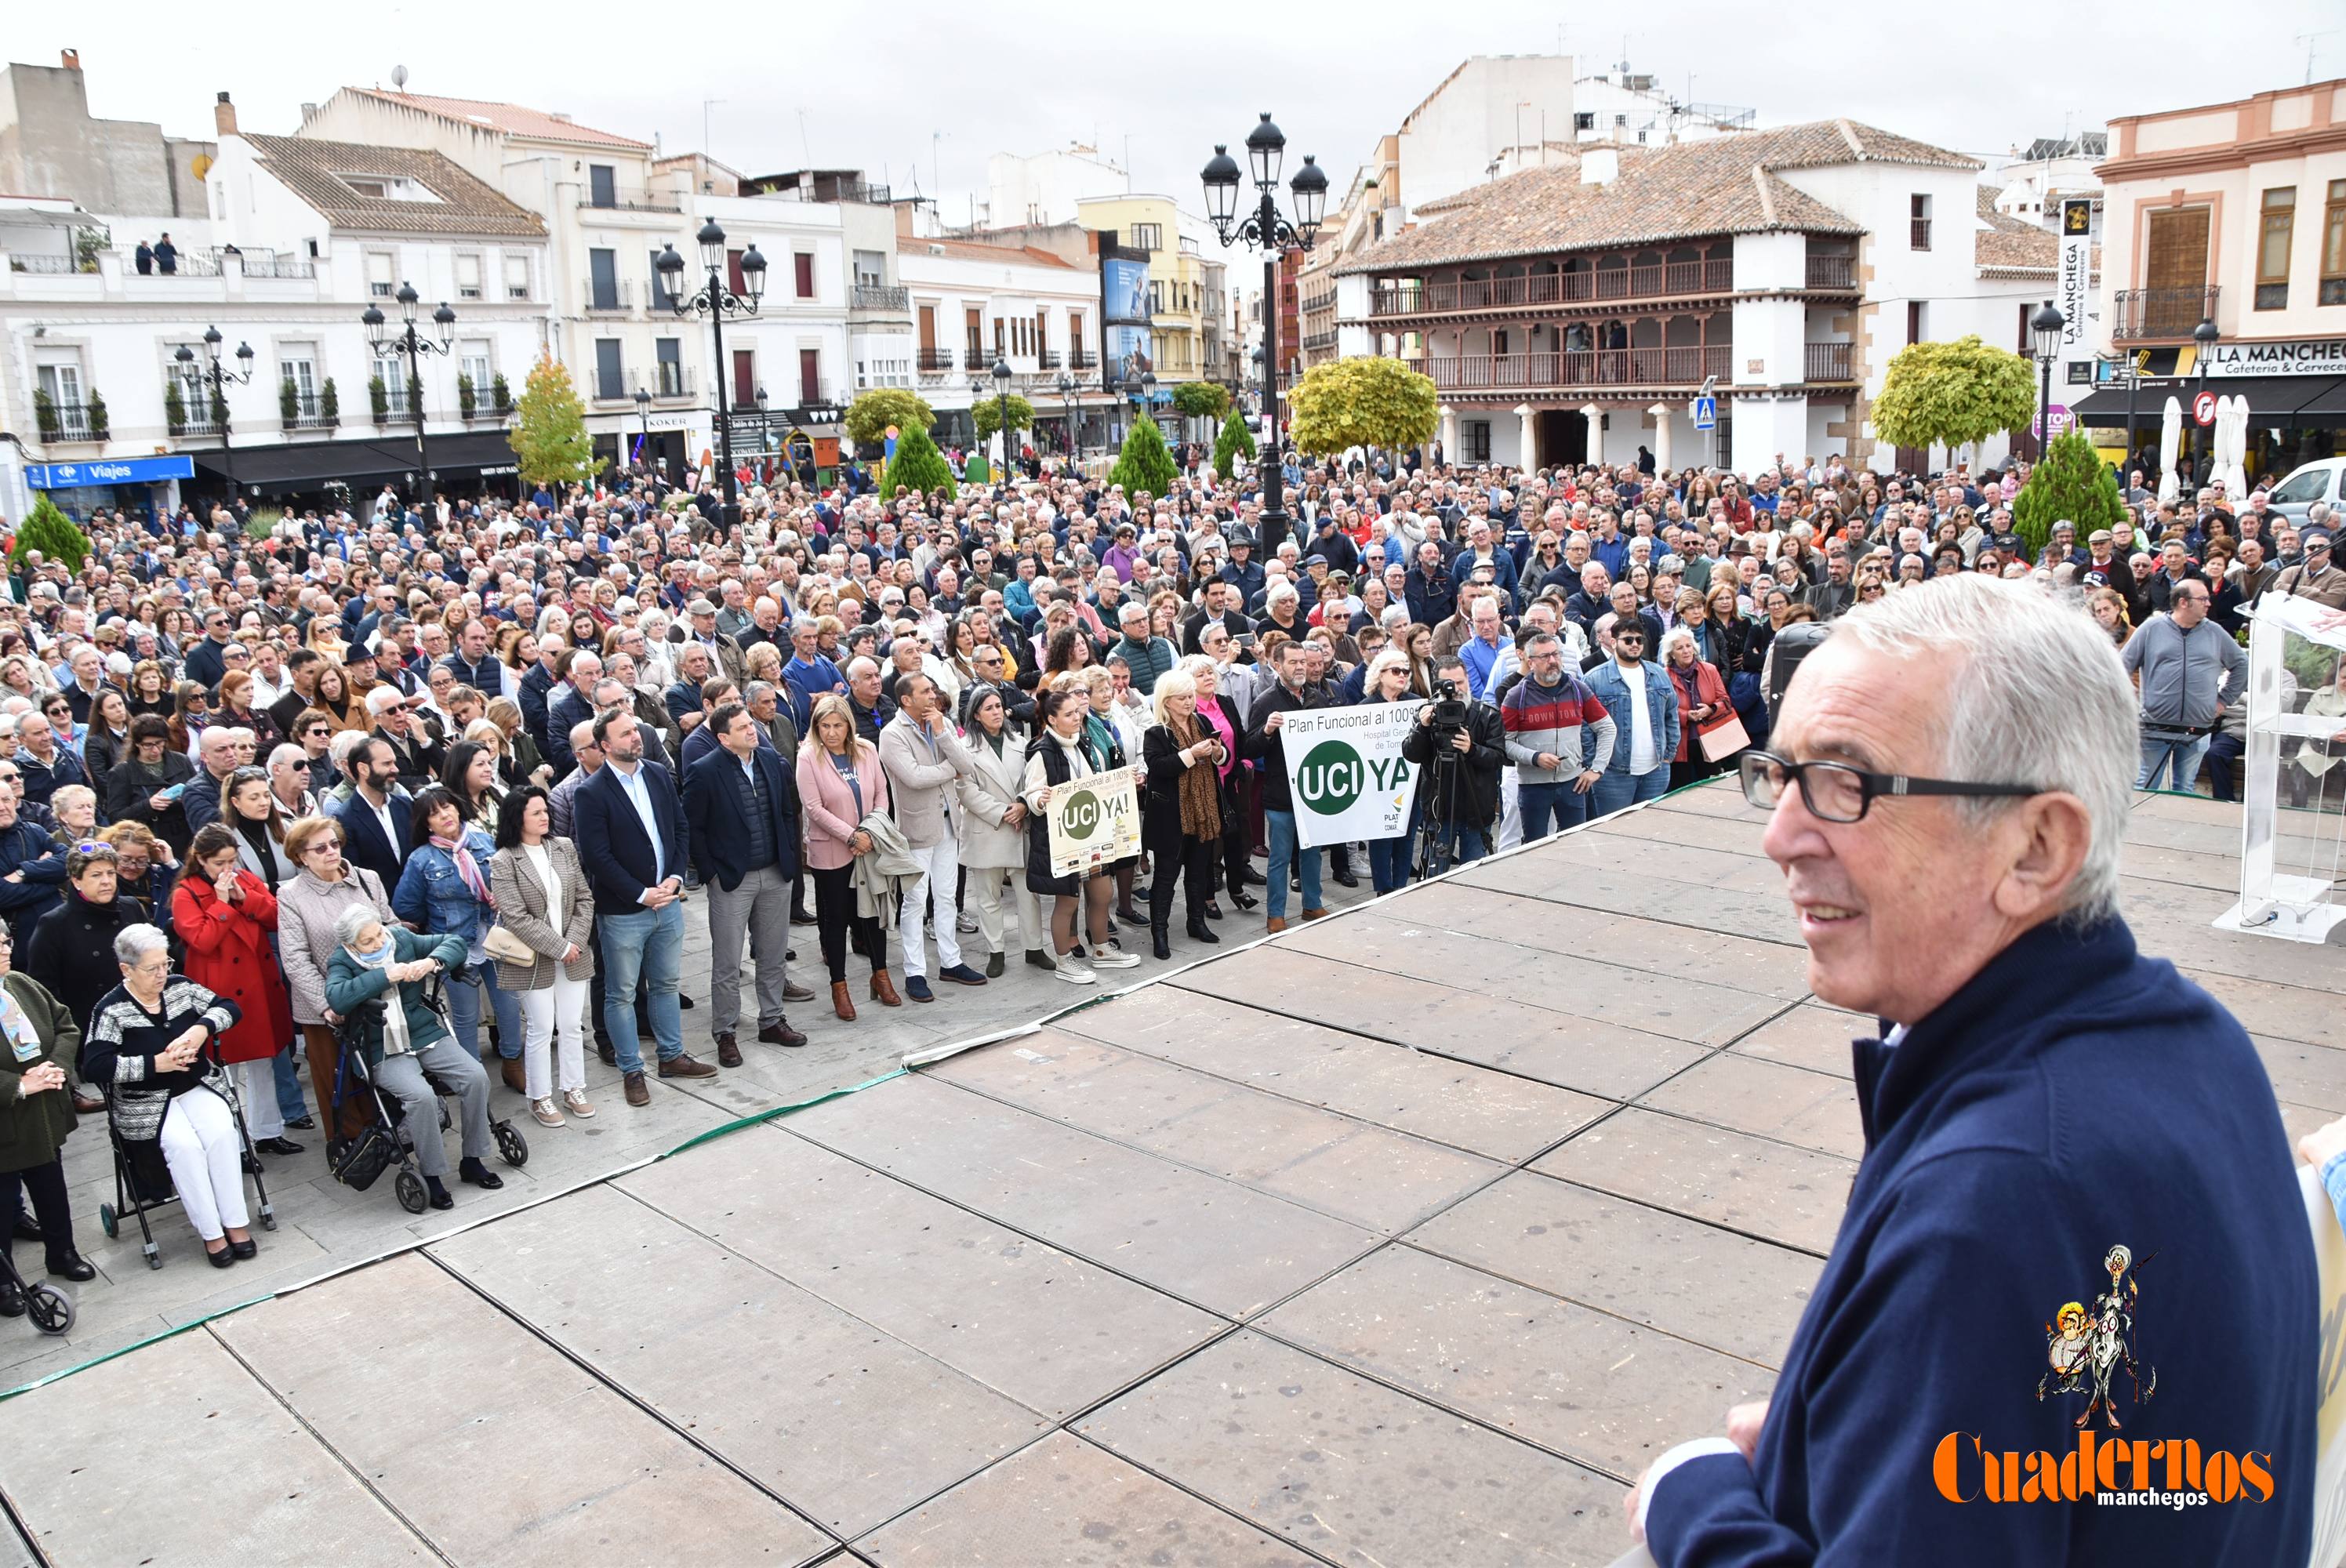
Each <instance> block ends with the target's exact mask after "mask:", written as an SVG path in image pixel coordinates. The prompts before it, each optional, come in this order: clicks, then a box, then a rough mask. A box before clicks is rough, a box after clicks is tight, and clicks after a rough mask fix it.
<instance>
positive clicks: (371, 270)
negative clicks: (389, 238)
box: [366, 250, 398, 300]
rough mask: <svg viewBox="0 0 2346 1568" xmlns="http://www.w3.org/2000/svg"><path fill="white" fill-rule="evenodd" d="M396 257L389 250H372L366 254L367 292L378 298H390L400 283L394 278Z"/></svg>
mask: <svg viewBox="0 0 2346 1568" xmlns="http://www.w3.org/2000/svg"><path fill="white" fill-rule="evenodd" d="M395 265H396V260H395V258H393V255H392V253H391V252H390V251H388V250H370V251H368V252H367V255H366V276H367V292H368V293H370V294H372V295H373V296H374V297H375V298H376V299H378V300H388V299H390V298H391V296H392V293H393V290H395V289H396V288H397V287H398V285H397V284H396V283H395V282H393V280H392V272H393V268H394V266H395Z"/></svg>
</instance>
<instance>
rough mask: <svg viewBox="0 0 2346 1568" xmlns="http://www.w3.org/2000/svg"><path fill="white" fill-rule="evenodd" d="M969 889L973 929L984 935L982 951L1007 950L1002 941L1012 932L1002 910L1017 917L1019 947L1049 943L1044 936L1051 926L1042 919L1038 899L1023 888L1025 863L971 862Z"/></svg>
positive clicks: (1041, 945)
mask: <svg viewBox="0 0 2346 1568" xmlns="http://www.w3.org/2000/svg"><path fill="white" fill-rule="evenodd" d="M969 891H970V896H971V897H972V898H974V899H975V900H976V901H977V930H978V934H979V935H981V936H983V937H984V939H985V951H986V952H1010V951H1011V949H1009V948H1008V947H1005V945H1003V944H1004V942H1005V939H1006V938H1007V937H1009V936H1010V935H1011V934H1012V933H1011V932H1009V931H1008V930H1007V929H1006V928H1005V920H1004V918H1003V917H1004V916H1005V914H1006V913H1007V914H1013V915H1014V916H1015V919H1016V920H1017V921H1018V930H1017V932H1016V935H1017V937H1018V945H1019V946H1020V947H1023V948H1026V949H1029V950H1032V949H1035V948H1045V947H1048V946H1050V945H1051V944H1050V943H1049V942H1047V941H1045V938H1047V937H1048V936H1049V935H1050V934H1051V928H1050V927H1049V925H1047V924H1046V923H1045V921H1044V919H1043V904H1042V901H1041V900H1039V899H1037V898H1036V897H1035V895H1034V894H1033V893H1030V892H1028V891H1026V868H1025V867H1024V866H972V867H971V868H970V871H969ZM1014 900H1015V909H1014V908H1013V901H1014Z"/></svg>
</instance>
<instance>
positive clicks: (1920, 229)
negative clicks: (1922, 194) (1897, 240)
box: [1906, 218, 1931, 250]
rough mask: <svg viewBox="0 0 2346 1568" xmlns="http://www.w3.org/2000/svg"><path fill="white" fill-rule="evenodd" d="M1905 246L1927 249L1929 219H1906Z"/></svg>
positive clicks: (1929, 246)
mask: <svg viewBox="0 0 2346 1568" xmlns="http://www.w3.org/2000/svg"><path fill="white" fill-rule="evenodd" d="M1906 248H1907V249H1910V250H1928V249H1930V248H1931V220H1930V219H1927V218H1910V219H1907V220H1906Z"/></svg>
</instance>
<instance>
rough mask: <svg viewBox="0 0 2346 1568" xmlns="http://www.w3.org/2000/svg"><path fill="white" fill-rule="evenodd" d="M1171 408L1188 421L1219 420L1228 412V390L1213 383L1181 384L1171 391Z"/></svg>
mask: <svg viewBox="0 0 2346 1568" xmlns="http://www.w3.org/2000/svg"><path fill="white" fill-rule="evenodd" d="M1173 407H1174V409H1175V411H1176V412H1179V413H1180V414H1182V415H1183V416H1185V417H1187V418H1189V419H1219V418H1221V417H1222V415H1224V414H1225V413H1228V412H1229V407H1230V393H1229V388H1227V387H1224V386H1222V385H1220V384H1219V383H1218V382H1182V383H1181V384H1180V385H1179V386H1177V387H1175V388H1174V389H1173Z"/></svg>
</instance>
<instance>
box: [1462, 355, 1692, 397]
mask: <svg viewBox="0 0 2346 1568" xmlns="http://www.w3.org/2000/svg"><path fill="white" fill-rule="evenodd" d="M1734 355H1735V351H1734V349H1733V348H1731V347H1729V346H1726V345H1719V346H1715V347H1711V348H1677V349H1564V350H1556V349H1549V350H1543V351H1540V352H1538V353H1530V354H1466V355H1461V356H1455V357H1448V356H1443V355H1436V356H1434V357H1433V359H1432V360H1430V361H1427V364H1428V366H1429V369H1428V371H1427V373H1428V374H1430V375H1431V376H1433V384H1434V386H1435V387H1437V388H1438V389H1440V390H1441V391H1443V392H1477V391H1505V390H1508V389H1512V388H1518V387H1521V388H1531V387H1607V386H1638V387H1643V386H1687V387H1694V386H1699V385H1701V384H1702V382H1703V380H1704V379H1705V378H1706V377H1709V376H1717V377H1719V379H1720V380H1721V381H1725V380H1727V379H1728V377H1729V374H1730V373H1731V371H1732V361H1733V359H1734Z"/></svg>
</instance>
